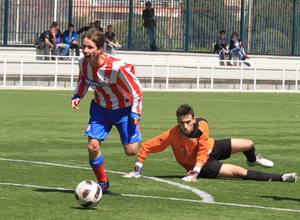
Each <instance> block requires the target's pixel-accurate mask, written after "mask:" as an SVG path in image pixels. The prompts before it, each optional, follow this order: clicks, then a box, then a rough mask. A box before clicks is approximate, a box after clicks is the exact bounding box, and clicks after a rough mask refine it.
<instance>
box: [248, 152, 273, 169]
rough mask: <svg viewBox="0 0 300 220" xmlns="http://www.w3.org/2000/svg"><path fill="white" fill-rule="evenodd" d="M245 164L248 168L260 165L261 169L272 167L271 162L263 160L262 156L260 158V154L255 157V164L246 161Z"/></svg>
mask: <svg viewBox="0 0 300 220" xmlns="http://www.w3.org/2000/svg"><path fill="white" fill-rule="evenodd" d="M247 163H248V166H256V165H260V166H262V167H273V166H274V163H273V161H271V160H268V159H265V158H263V157H262V156H260V154H259V155H258V156H256V161H255V162H249V161H247Z"/></svg>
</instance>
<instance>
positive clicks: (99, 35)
mask: <svg viewBox="0 0 300 220" xmlns="http://www.w3.org/2000/svg"><path fill="white" fill-rule="evenodd" d="M84 38H87V39H89V40H91V41H93V42H94V43H95V44H96V46H97V48H103V47H104V43H105V35H104V33H103V32H100V31H97V30H96V29H91V30H89V31H88V32H86V34H85V35H84Z"/></svg>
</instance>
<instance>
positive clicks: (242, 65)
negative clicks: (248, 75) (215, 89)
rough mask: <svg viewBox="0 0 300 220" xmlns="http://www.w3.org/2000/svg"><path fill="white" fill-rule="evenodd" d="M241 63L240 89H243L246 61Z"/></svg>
mask: <svg viewBox="0 0 300 220" xmlns="http://www.w3.org/2000/svg"><path fill="white" fill-rule="evenodd" d="M239 64H241V75H240V91H243V79H244V61H243V62H240V63H239Z"/></svg>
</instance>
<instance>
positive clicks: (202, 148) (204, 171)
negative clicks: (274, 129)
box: [124, 104, 297, 182]
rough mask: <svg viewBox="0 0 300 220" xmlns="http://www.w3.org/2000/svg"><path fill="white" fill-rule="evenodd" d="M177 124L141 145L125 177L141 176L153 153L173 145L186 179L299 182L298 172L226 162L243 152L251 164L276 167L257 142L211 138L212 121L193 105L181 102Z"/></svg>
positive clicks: (188, 180)
mask: <svg viewBox="0 0 300 220" xmlns="http://www.w3.org/2000/svg"><path fill="white" fill-rule="evenodd" d="M176 115H177V126H175V127H173V128H171V129H169V130H167V131H165V132H163V133H162V134H160V135H158V136H157V137H154V138H152V139H150V140H148V141H146V142H144V143H142V144H141V148H140V151H139V154H138V161H137V162H136V164H135V168H134V171H132V172H130V173H128V174H125V175H124V177H127V178H132V177H136V178H139V177H140V173H141V171H142V167H143V164H144V162H145V160H146V157H147V155H148V154H150V153H159V152H162V151H164V150H165V149H166V148H167V147H168V146H169V145H171V147H172V150H173V153H174V156H175V158H176V161H177V162H178V163H179V164H180V165H181V166H183V167H184V168H185V169H186V171H187V174H186V176H185V177H183V178H182V180H183V181H186V182H191V181H196V180H197V178H201V177H204V178H216V177H240V178H243V179H248V180H260V181H283V182H296V180H297V174H296V173H287V174H274V173H265V172H260V171H253V170H247V169H245V168H243V167H240V166H236V165H233V164H225V163H224V164H223V163H222V162H221V161H220V160H225V159H227V158H229V157H230V156H231V154H234V153H238V152H243V153H244V155H245V156H246V159H247V163H248V165H249V166H254V165H260V166H263V167H272V166H273V162H272V161H270V160H267V159H265V158H263V157H261V156H257V155H256V153H255V148H254V144H253V142H252V141H251V140H247V139H236V138H232V139H222V140H215V139H213V138H210V137H209V129H208V123H207V121H206V120H205V119H201V118H195V117H194V111H193V109H192V108H191V107H190V106H189V105H186V104H184V105H181V106H180V107H179V108H178V109H177V111H176Z"/></svg>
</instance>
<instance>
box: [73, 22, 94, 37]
mask: <svg viewBox="0 0 300 220" xmlns="http://www.w3.org/2000/svg"><path fill="white" fill-rule="evenodd" d="M93 28H95V23H94V22H91V23H90V26H84V27H82V28H80V29H79V30H78V31H77V32H76V34H77V35H79V34H81V33H83V32H87V31H88V30H90V29H93Z"/></svg>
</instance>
